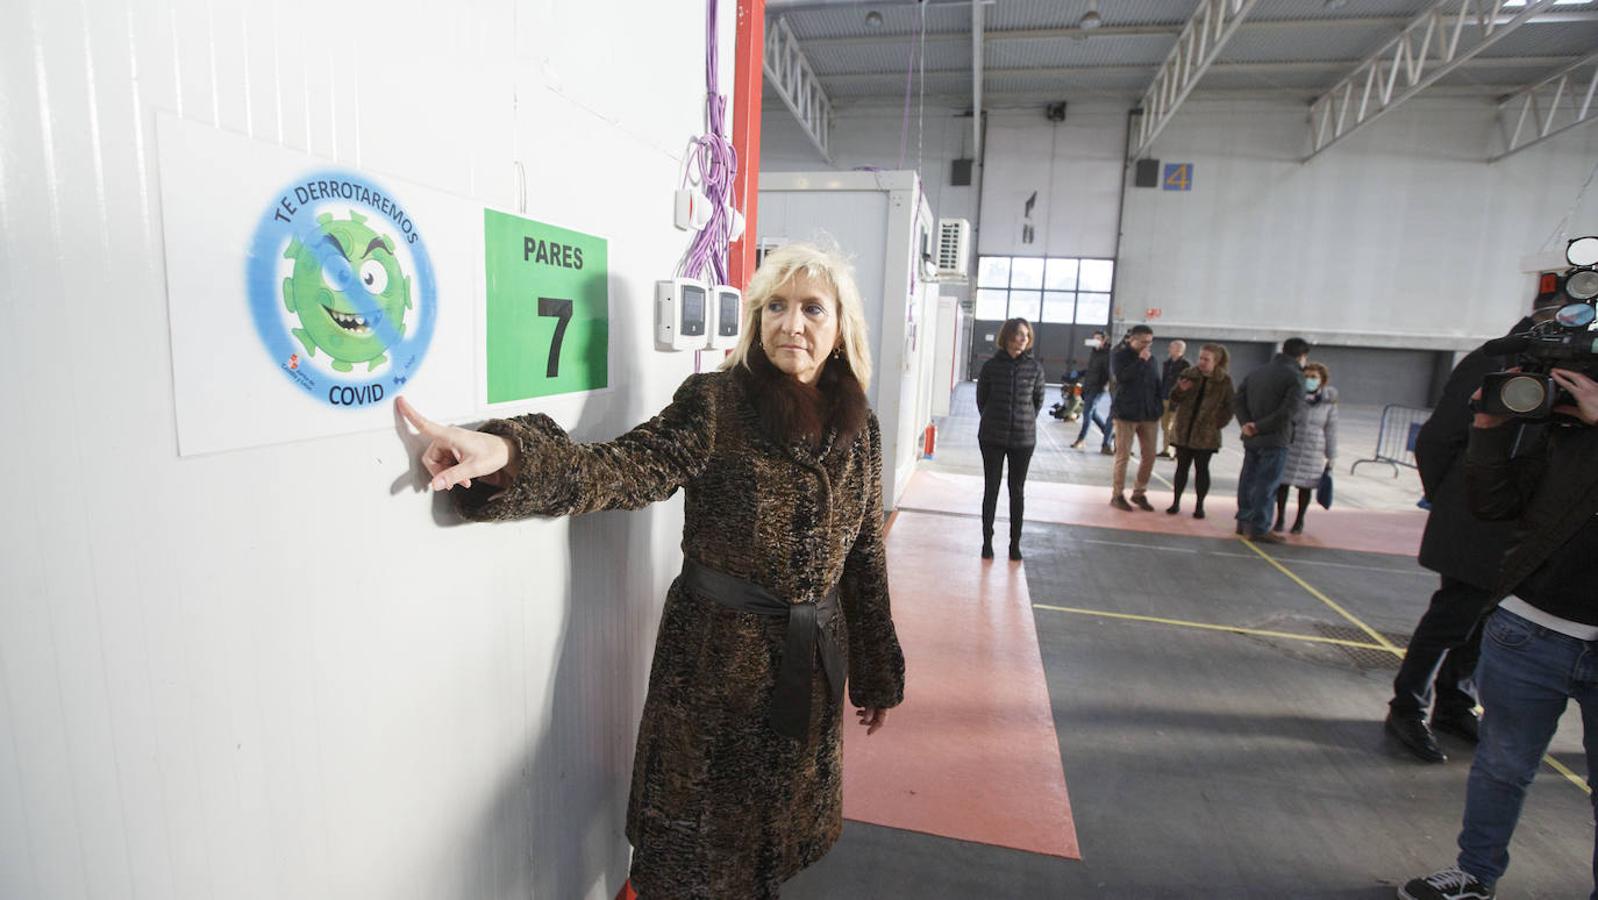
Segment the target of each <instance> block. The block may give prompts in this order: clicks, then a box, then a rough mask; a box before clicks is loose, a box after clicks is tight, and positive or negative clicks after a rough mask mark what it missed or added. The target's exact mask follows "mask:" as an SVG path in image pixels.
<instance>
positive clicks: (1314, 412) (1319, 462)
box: [1273, 362, 1337, 534]
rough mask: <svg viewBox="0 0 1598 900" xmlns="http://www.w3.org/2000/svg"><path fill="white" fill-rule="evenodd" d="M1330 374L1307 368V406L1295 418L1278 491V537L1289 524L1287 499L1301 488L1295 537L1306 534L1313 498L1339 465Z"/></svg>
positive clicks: (1307, 365)
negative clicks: (1287, 520) (1305, 517)
mask: <svg viewBox="0 0 1598 900" xmlns="http://www.w3.org/2000/svg"><path fill="white" fill-rule="evenodd" d="M1331 377H1332V376H1331V373H1330V372H1329V371H1327V369H1326V366H1324V365H1322V364H1320V363H1318V362H1312V363H1305V364H1304V404H1303V405H1302V406H1300V407H1299V408H1298V411H1297V412H1296V413H1294V414H1293V442H1292V443H1291V444H1288V445H1287V468H1286V469H1285V470H1284V471H1283V473H1282V483H1281V485H1280V486H1279V487H1278V488H1277V489H1276V526H1275V528H1274V529H1273V530H1274V531H1276V532H1277V533H1278V534H1280V533H1281V531H1282V527H1283V526H1284V525H1285V524H1286V518H1287V495H1288V491H1289V489H1290V488H1298V518H1296V519H1294V520H1293V533H1294V534H1303V533H1304V512H1305V510H1307V509H1308V508H1309V500H1310V497H1311V496H1312V495H1313V494H1314V493H1315V489H1316V488H1317V487H1319V486H1320V483H1321V476H1322V475H1323V474H1325V473H1326V472H1328V471H1330V470H1331V468H1332V465H1333V464H1334V463H1336V462H1337V388H1334V387H1332V386H1331V384H1330V381H1331Z"/></svg>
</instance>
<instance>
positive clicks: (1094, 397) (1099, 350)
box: [1071, 331, 1113, 456]
mask: <svg viewBox="0 0 1598 900" xmlns="http://www.w3.org/2000/svg"><path fill="white" fill-rule="evenodd" d="M1088 345H1089V346H1090V347H1092V348H1093V352H1092V354H1091V355H1089V356H1088V364H1087V369H1086V373H1085V374H1084V375H1083V376H1082V431H1081V433H1080V434H1078V435H1077V436H1076V442H1075V443H1073V444H1072V445H1071V449H1073V450H1075V449H1077V448H1080V447H1081V446H1082V445H1083V444H1084V443H1086V442H1087V439H1088V429H1089V428H1092V427H1093V425H1094V424H1095V423H1097V424H1098V426H1099V433H1100V434H1102V435H1104V443H1103V444H1101V445H1100V446H1099V452H1100V453H1103V454H1104V455H1105V456H1108V455H1110V453H1112V452H1113V451H1112V450H1111V449H1110V423H1109V422H1106V421H1105V420H1104V417H1103V416H1101V415H1099V413H1098V408H1097V407H1098V402H1099V397H1100V396H1102V395H1103V394H1104V390H1105V388H1107V387H1108V386H1109V384H1110V341H1109V338H1107V337H1106V336H1105V334H1104V332H1102V331H1095V332H1093V337H1092V338H1091V339H1090V340H1089V341H1088Z"/></svg>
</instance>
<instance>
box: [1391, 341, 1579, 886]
mask: <svg viewBox="0 0 1598 900" xmlns="http://www.w3.org/2000/svg"><path fill="white" fill-rule="evenodd" d="M1553 378H1554V380H1555V382H1557V383H1558V385H1559V386H1560V387H1562V388H1564V389H1565V390H1566V391H1568V392H1569V393H1570V395H1571V396H1572V397H1573V398H1574V399H1575V401H1576V405H1575V406H1570V405H1564V406H1560V407H1557V408H1556V412H1559V413H1560V414H1561V416H1563V417H1566V418H1562V419H1561V420H1559V421H1556V423H1555V424H1552V425H1550V426H1548V433H1547V440H1546V441H1545V442H1544V444H1543V448H1544V449H1543V450H1542V451H1541V452H1536V453H1530V454H1520V455H1516V454H1515V452H1514V444H1515V440H1516V438H1517V436H1518V432H1517V430H1516V429H1515V428H1512V427H1509V425H1508V424H1507V420H1506V419H1504V418H1503V417H1502V416H1493V415H1488V414H1486V413H1476V415H1475V420H1474V422H1473V423H1472V428H1471V431H1470V442H1469V445H1468V446H1467V448H1466V451H1465V488H1466V493H1467V497H1468V499H1469V501H1470V508H1471V511H1472V512H1474V513H1475V514H1476V516H1477V517H1478V518H1482V519H1489V520H1495V521H1503V520H1511V519H1518V526H1519V527H1518V528H1517V530H1516V535H1517V539H1516V541H1515V543H1514V545H1513V546H1511V547H1510V549H1509V552H1508V553H1506V554H1505V555H1504V559H1503V566H1502V568H1501V569H1500V571H1499V574H1498V578H1497V579H1496V581H1495V582H1494V585H1493V590H1492V598H1493V599H1494V600H1498V599H1499V598H1503V599H1502V600H1501V601H1500V603H1499V606H1498V609H1497V610H1496V611H1495V612H1493V614H1492V615H1490V616H1489V617H1488V618H1487V621H1486V623H1485V625H1484V626H1483V629H1484V632H1485V634H1484V637H1483V639H1482V646H1481V662H1480V664H1479V665H1478V666H1477V668H1476V687H1477V690H1478V691H1480V693H1481V700H1482V705H1483V706H1484V707H1485V708H1486V711H1487V712H1486V715H1485V716H1483V718H1482V721H1481V742H1480V745H1479V746H1478V747H1477V749H1476V757H1475V760H1474V762H1473V763H1472V764H1471V769H1470V779H1469V781H1468V782H1467V786H1466V789H1465V822H1464V827H1463V828H1462V829H1461V830H1460V833H1459V858H1458V860H1457V863H1456V865H1453V866H1449V867H1448V868H1446V869H1443V870H1441V871H1438V872H1434V873H1432V874H1431V875H1427V876H1424V877H1421V878H1416V879H1414V880H1412V881H1410V882H1409V883H1408V884H1406V885H1404V886H1403V887H1402V888H1400V889H1399V891H1398V896H1399V897H1401V898H1404V900H1463V898H1467V897H1468V898H1491V897H1493V896H1494V892H1495V890H1496V885H1497V881H1498V879H1499V877H1500V876H1502V875H1503V874H1504V871H1505V870H1506V869H1507V868H1508V866H1509V853H1508V847H1509V840H1510V837H1511V836H1512V835H1513V834H1514V831H1515V823H1516V821H1517V820H1518V819H1519V818H1520V810H1521V806H1522V804H1523V803H1524V802H1525V799H1526V789H1527V788H1528V787H1529V786H1530V785H1531V781H1532V778H1533V777H1534V776H1535V775H1536V774H1537V770H1538V768H1539V766H1541V764H1542V758H1543V755H1544V754H1545V753H1547V751H1548V744H1549V742H1550V741H1551V740H1552V739H1553V735H1554V731H1555V729H1556V728H1557V727H1558V725H1559V718H1560V715H1561V714H1563V712H1564V711H1565V707H1566V705H1567V704H1568V702H1569V701H1570V700H1571V699H1574V700H1575V701H1576V702H1577V703H1578V704H1579V705H1580V706H1581V723H1582V738H1583V744H1584V745H1585V746H1586V747H1587V748H1588V758H1587V768H1588V770H1589V771H1592V769H1593V766H1594V765H1595V764H1598V758H1595V757H1594V755H1593V753H1594V752H1595V751H1598V600H1595V599H1594V597H1595V596H1598V595H1595V594H1594V585H1595V584H1598V465H1594V461H1595V460H1598V428H1595V427H1593V426H1594V425H1598V382H1595V381H1593V380H1592V379H1591V378H1589V377H1587V376H1586V375H1583V374H1581V373H1579V372H1574V371H1569V370H1564V369H1555V370H1554V371H1553ZM1573 422H1579V424H1573ZM1585 827H1586V826H1583V828H1584V829H1585ZM1594 851H1595V852H1594V866H1593V870H1594V880H1595V882H1598V847H1595V848H1594ZM1592 896H1594V897H1598V889H1595V890H1594V892H1593V894H1592Z"/></svg>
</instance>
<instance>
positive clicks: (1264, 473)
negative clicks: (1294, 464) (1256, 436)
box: [1237, 447, 1287, 535]
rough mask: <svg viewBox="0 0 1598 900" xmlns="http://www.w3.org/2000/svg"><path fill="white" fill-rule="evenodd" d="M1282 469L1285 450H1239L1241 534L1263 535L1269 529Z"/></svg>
mask: <svg viewBox="0 0 1598 900" xmlns="http://www.w3.org/2000/svg"><path fill="white" fill-rule="evenodd" d="M1286 469H1287V448H1286V447H1264V448H1254V447H1246V448H1244V449H1243V471H1242V472H1240V473H1238V476H1237V520H1238V521H1239V522H1241V523H1243V532H1244V533H1245V534H1250V535H1255V534H1264V533H1265V532H1267V531H1269V530H1270V529H1271V513H1273V512H1275V511H1276V485H1277V484H1279V483H1280V482H1281V480H1282V473H1283V471H1285V470H1286Z"/></svg>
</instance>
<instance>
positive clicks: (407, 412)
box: [394, 397, 440, 436]
mask: <svg viewBox="0 0 1598 900" xmlns="http://www.w3.org/2000/svg"><path fill="white" fill-rule="evenodd" d="M394 408H395V409H398V410H399V411H400V415H402V416H404V417H405V421H407V422H409V423H411V425H413V426H415V428H416V430H417V431H420V432H421V433H422V434H425V435H429V436H431V435H434V434H437V433H438V432H439V430H440V429H439V427H438V426H437V425H435V424H434V423H433V421H432V420H431V419H429V418H427V417H426V416H424V415H422V414H421V413H419V412H417V411H416V407H414V406H412V405H411V404H410V401H408V400H406V399H405V398H404V397H396V398H395V399H394Z"/></svg>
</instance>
